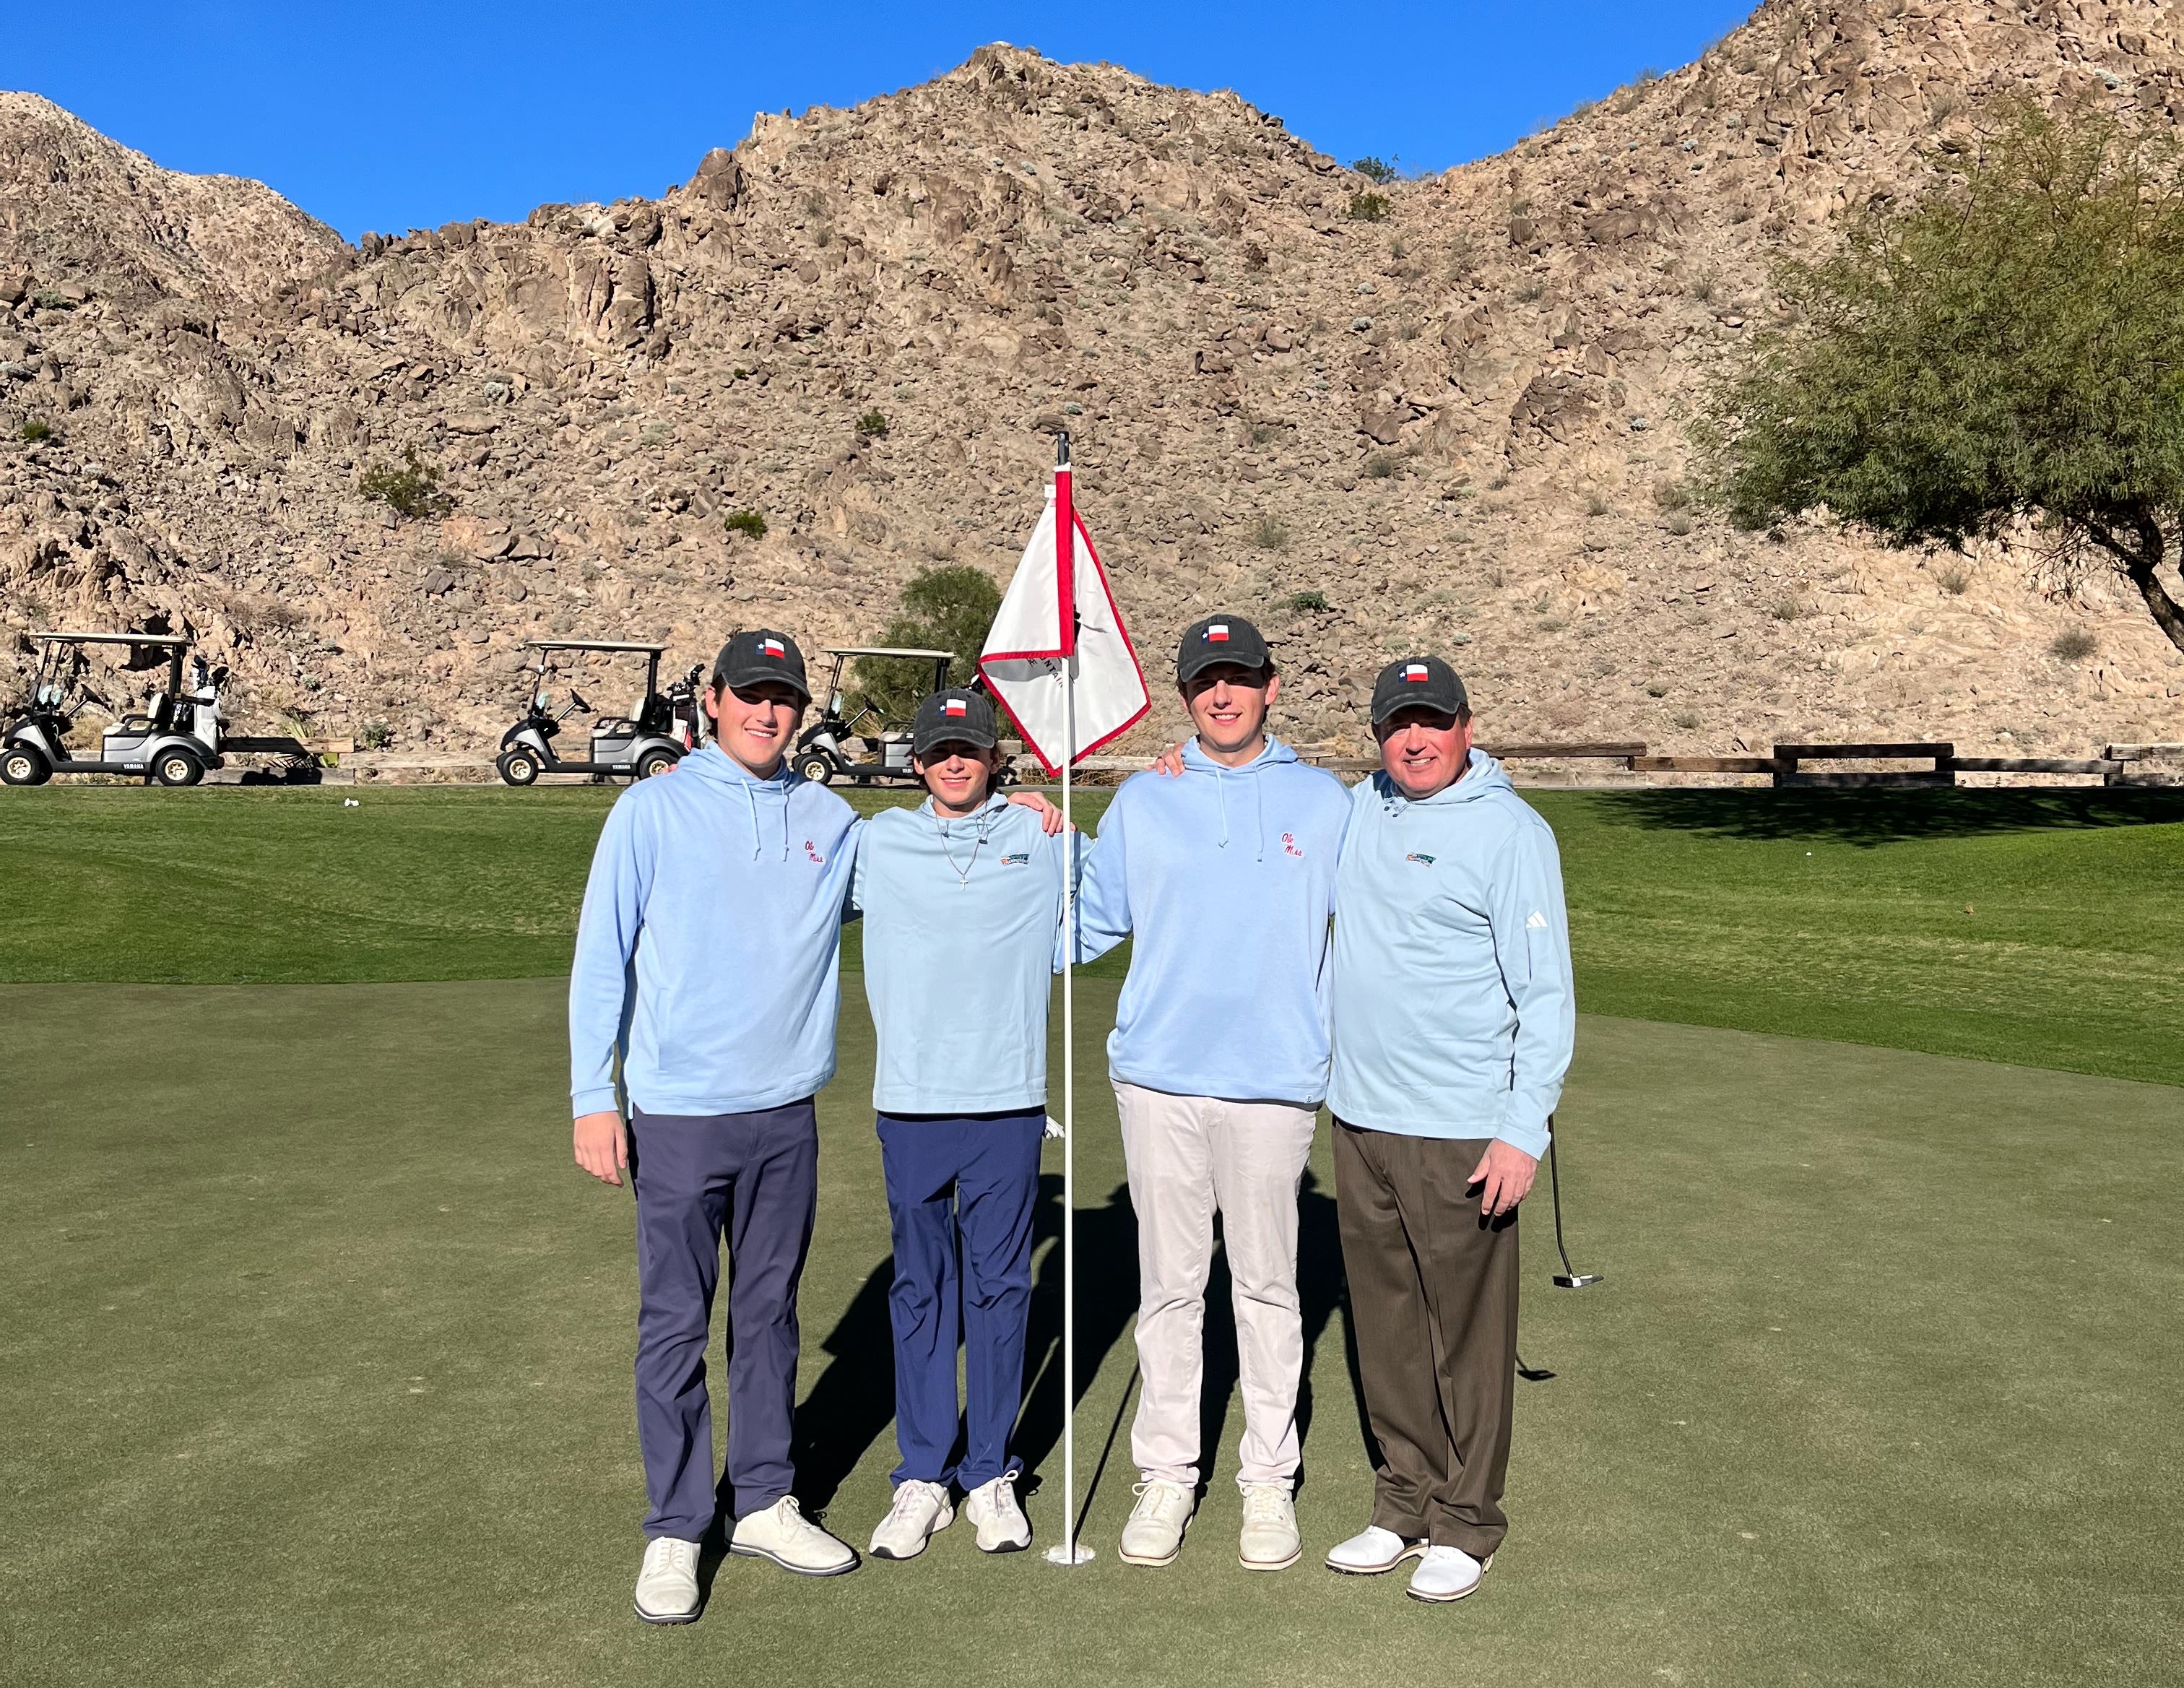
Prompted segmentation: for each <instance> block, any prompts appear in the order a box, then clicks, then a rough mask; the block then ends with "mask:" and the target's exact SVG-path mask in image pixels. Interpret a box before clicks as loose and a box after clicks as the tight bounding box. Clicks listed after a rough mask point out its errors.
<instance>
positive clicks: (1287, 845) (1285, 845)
mask: <svg viewBox="0 0 2184 1688" xmlns="http://www.w3.org/2000/svg"><path fill="white" fill-rule="evenodd" d="M1282 854H1283V855H1294V856H1295V857H1296V858H1297V859H1298V860H1299V861H1302V860H1303V859H1304V852H1303V851H1302V850H1299V849H1298V848H1297V841H1296V834H1295V833H1283V834H1282Z"/></svg>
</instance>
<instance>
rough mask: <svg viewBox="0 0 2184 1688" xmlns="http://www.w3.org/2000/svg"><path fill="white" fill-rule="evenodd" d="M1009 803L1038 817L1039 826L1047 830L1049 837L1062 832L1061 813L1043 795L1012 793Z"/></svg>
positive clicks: (1038, 793)
mask: <svg viewBox="0 0 2184 1688" xmlns="http://www.w3.org/2000/svg"><path fill="white" fill-rule="evenodd" d="M1009 801H1010V802H1011V803H1014V804H1017V805H1020V806H1021V807H1022V808H1026V809H1028V810H1030V811H1032V813H1033V814H1034V815H1036V816H1039V825H1040V826H1041V827H1044V828H1045V832H1046V835H1047V837H1049V838H1052V837H1053V836H1054V835H1055V834H1056V833H1058V832H1060V831H1061V811H1060V810H1059V809H1057V808H1056V807H1055V806H1054V805H1052V804H1051V803H1049V802H1048V801H1047V800H1046V798H1045V794H1043V793H1040V792H1036V791H1012V792H1011V793H1010V794H1009Z"/></svg>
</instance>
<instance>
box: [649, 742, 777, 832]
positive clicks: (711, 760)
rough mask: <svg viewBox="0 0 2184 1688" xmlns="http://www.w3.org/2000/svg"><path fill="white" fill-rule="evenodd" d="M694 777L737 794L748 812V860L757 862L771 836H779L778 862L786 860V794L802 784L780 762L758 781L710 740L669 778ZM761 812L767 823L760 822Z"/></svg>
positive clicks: (683, 761)
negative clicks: (765, 776) (779, 856)
mask: <svg viewBox="0 0 2184 1688" xmlns="http://www.w3.org/2000/svg"><path fill="white" fill-rule="evenodd" d="M690 774H694V775H696V776H697V777H699V779H702V780H704V781H705V782H706V783H708V784H709V785H716V786H721V787H723V788H727V789H729V790H740V791H741V792H742V793H743V796H744V802H745V803H746V804H747V805H749V811H750V823H751V860H752V861H757V860H758V859H759V858H760V855H763V854H764V853H765V850H766V846H767V845H768V844H771V843H772V834H773V833H775V832H778V833H780V835H781V859H782V860H783V861H787V860H788V794H789V793H791V792H792V791H794V790H795V788H797V787H798V786H799V785H800V784H802V783H804V782H803V780H802V779H801V778H800V777H799V776H798V775H797V773H796V772H795V771H794V769H793V768H791V767H790V766H788V758H787V757H785V756H784V757H783V759H782V762H781V766H780V767H778V768H777V769H776V770H775V771H774V775H773V777H772V779H760V777H758V776H757V775H756V774H755V773H753V772H751V771H750V770H749V768H747V767H745V766H744V765H743V764H742V763H741V762H739V761H738V760H736V759H735V758H734V757H733V756H731V755H729V754H728V753H727V751H726V750H723V749H721V747H720V744H719V742H718V741H717V740H709V741H708V742H707V743H706V744H705V747H704V748H703V749H699V750H696V751H694V752H693V753H692V754H691V755H687V756H685V757H684V758H683V759H682V760H681V761H680V762H677V764H676V765H675V772H674V774H671V775H670V776H668V777H670V778H674V777H678V776H682V775H690ZM761 811H763V812H764V814H765V815H766V821H765V822H761V821H760V813H761Z"/></svg>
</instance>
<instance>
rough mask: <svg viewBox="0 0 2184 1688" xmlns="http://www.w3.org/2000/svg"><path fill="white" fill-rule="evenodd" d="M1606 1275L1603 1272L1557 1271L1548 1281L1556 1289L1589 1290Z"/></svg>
mask: <svg viewBox="0 0 2184 1688" xmlns="http://www.w3.org/2000/svg"><path fill="white" fill-rule="evenodd" d="M1605 1277H1607V1273H1604V1272H1557V1273H1555V1275H1554V1276H1553V1277H1552V1279H1549V1280H1548V1281H1549V1282H1550V1283H1552V1284H1553V1285H1554V1286H1555V1288H1557V1290H1589V1289H1591V1287H1592V1286H1593V1285H1594V1284H1597V1283H1599V1282H1600V1280H1601V1279H1603V1278H1605Z"/></svg>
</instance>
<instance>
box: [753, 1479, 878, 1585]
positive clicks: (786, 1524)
mask: <svg viewBox="0 0 2184 1688" xmlns="http://www.w3.org/2000/svg"><path fill="white" fill-rule="evenodd" d="M728 1552H731V1553H748V1554H749V1555H750V1556H751V1557H753V1558H755V1559H771V1560H772V1561H773V1563H775V1564H777V1565H778V1566H780V1567H781V1568H782V1569H783V1570H784V1571H794V1572H795V1573H796V1574H798V1575H799V1576H802V1577H838V1576H840V1575H841V1574H843V1573H844V1571H854V1570H855V1569H856V1568H857V1555H856V1550H855V1549H854V1548H852V1547H851V1546H850V1544H849V1543H848V1542H846V1541H838V1540H835V1539H834V1538H833V1536H831V1535H827V1532H826V1531H825V1530H823V1529H820V1528H819V1526H818V1525H817V1524H814V1523H812V1522H811V1519H810V1518H806V1517H805V1516H804V1509H803V1508H802V1507H799V1506H798V1505H797V1504H796V1496H794V1495H783V1496H782V1497H781V1498H780V1499H779V1500H777V1501H775V1502H774V1503H773V1504H772V1506H770V1507H767V1508H766V1510H765V1511H764V1512H759V1513H751V1514H750V1515H749V1517H748V1518H738V1520H737V1521H736V1532H735V1534H734V1535H732V1536H730V1537H729V1538H728Z"/></svg>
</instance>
